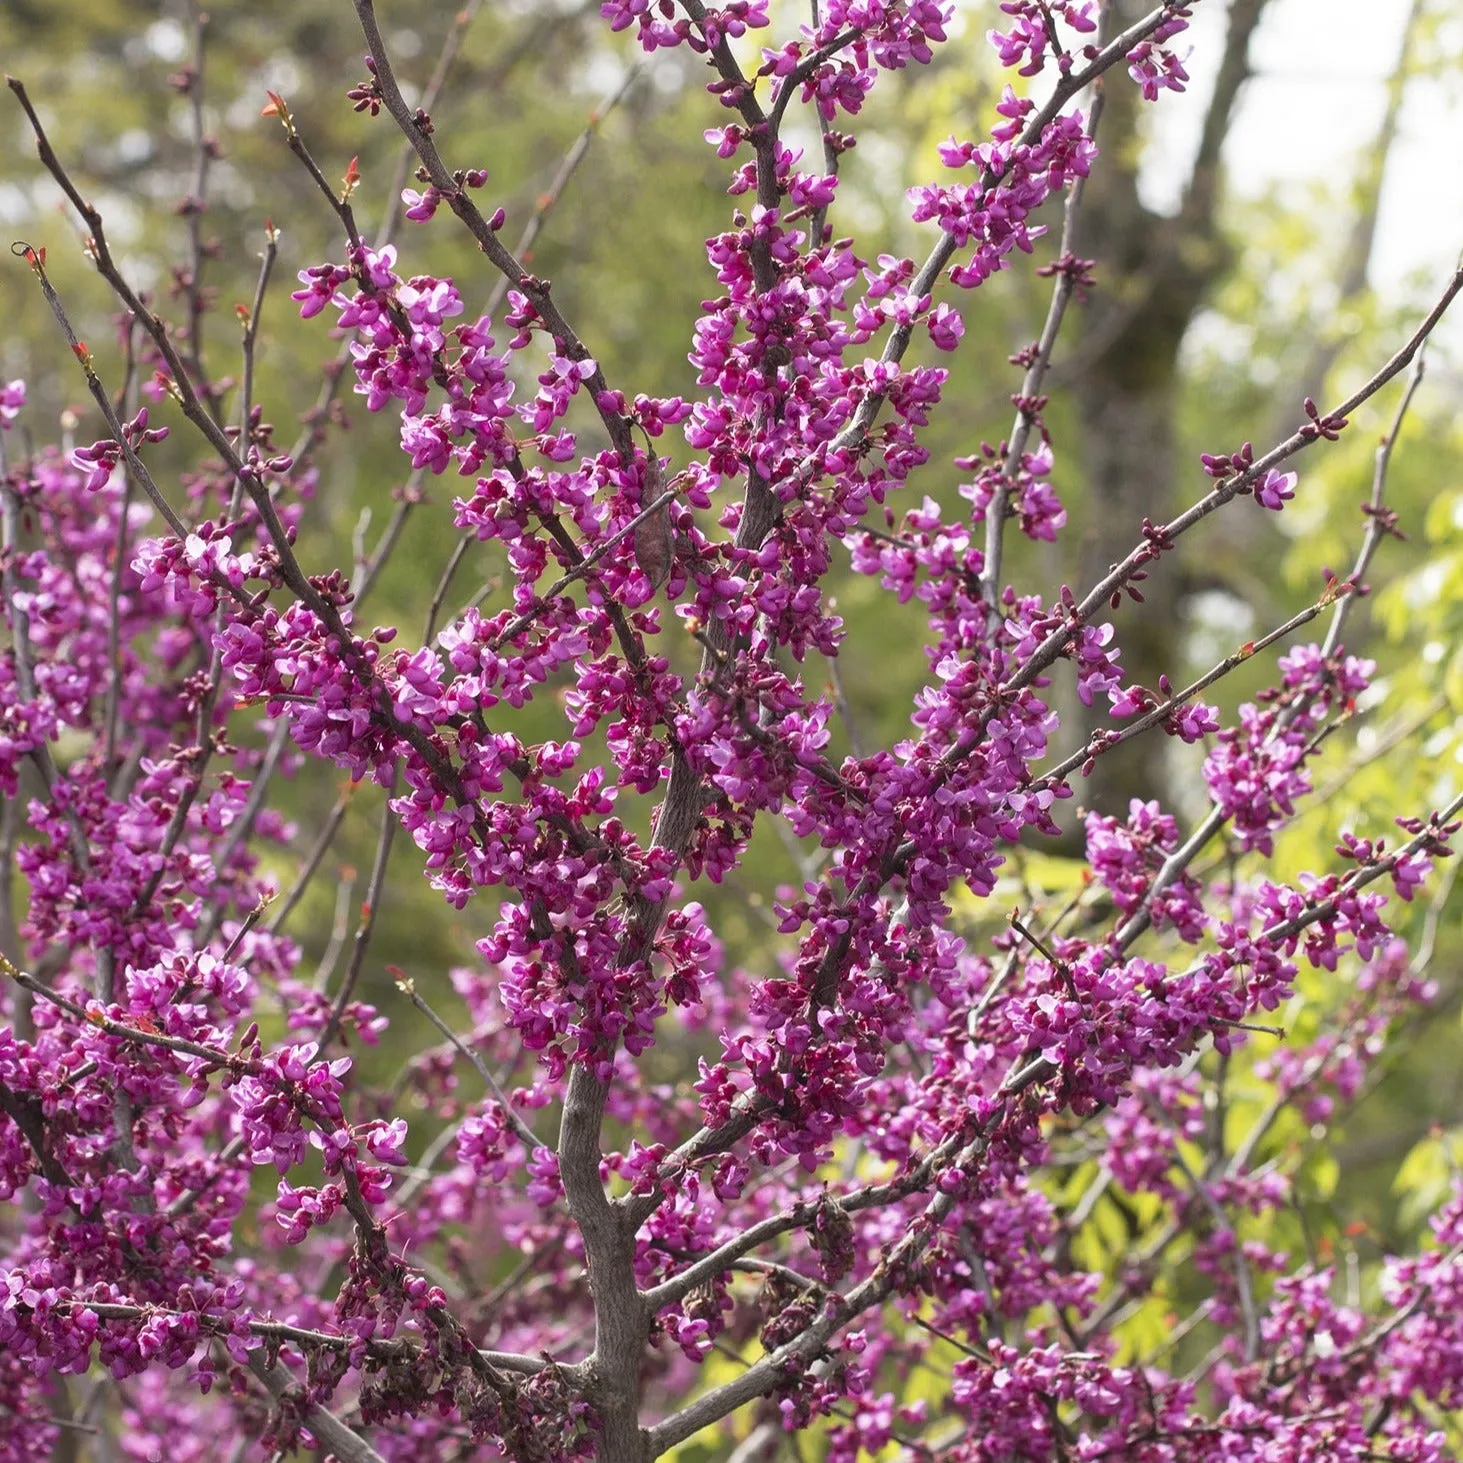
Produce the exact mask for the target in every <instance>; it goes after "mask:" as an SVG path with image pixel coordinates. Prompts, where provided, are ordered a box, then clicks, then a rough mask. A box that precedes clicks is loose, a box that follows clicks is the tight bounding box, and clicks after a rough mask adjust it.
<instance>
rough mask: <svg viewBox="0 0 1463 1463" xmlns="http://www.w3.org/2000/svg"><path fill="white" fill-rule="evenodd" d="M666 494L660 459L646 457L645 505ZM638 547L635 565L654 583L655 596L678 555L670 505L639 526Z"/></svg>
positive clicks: (659, 509) (635, 541) (654, 456)
mask: <svg viewBox="0 0 1463 1463" xmlns="http://www.w3.org/2000/svg"><path fill="white" fill-rule="evenodd" d="M664 491H665V479H664V477H663V476H662V475H661V471H660V459H659V458H657V457H656V455H655V454H654V453H653V452H652V453H650V454H649V456H648V457H647V458H646V461H645V474H644V477H643V478H642V479H641V487H640V502H641V504H642V505H643V506H648V505H649V504H651V503H653V502H655V500H656V499H657V498H658V497H660V495H661V494H662V493H663V492H664ZM634 545H635V562H636V563H637V564H638V565H639V566H640V572H641V573H642V574H643V575H644V576H645V577H646V578H647V579H648V580H649V581H650V589H651V592H652V593H654V592H655V591H656V590H657V589H659V588H660V586H661V585H662V584H664V583H665V581H666V579H667V578H668V577H669V575H670V572H671V560H672V559H673V558H674V556H675V545H674V544H673V543H672V541H671V515H670V505H669V504H668V503H662V504H661V505H660V507H659V508H657V509H656V510H655V512H654V513H652V514H650V515H649V517H647V518H643V519H641V520H640V522H639V523H637V524H636V525H635V537H634Z"/></svg>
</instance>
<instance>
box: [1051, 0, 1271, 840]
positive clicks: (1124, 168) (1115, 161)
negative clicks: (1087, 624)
mask: <svg viewBox="0 0 1463 1463" xmlns="http://www.w3.org/2000/svg"><path fill="white" fill-rule="evenodd" d="M1265 5H1266V0H1232V3H1231V5H1230V8H1229V16H1228V34H1227V37H1226V40H1225V46H1224V53H1223V56H1222V59H1221V62H1220V68H1219V74H1218V77H1217V79H1216V83H1215V89H1214V95H1213V98H1212V100H1211V102H1210V105H1209V110H1208V113H1207V115H1206V118H1205V123H1204V130H1203V134H1202V138H1201V141H1200V145H1199V150H1198V153H1197V155H1196V157H1195V162H1194V168H1193V172H1192V174H1191V175H1190V178H1189V181H1188V185H1187V187H1186V189H1185V193H1184V199H1183V204H1182V206H1181V207H1180V209H1179V211H1178V213H1177V214H1176V215H1174V216H1172V217H1165V216H1163V215H1161V214H1158V213H1155V212H1154V211H1153V210H1151V209H1150V208H1148V207H1146V206H1145V205H1144V203H1143V202H1142V201H1141V199H1140V198H1139V196H1138V165H1139V159H1140V155H1141V150H1142V149H1141V146H1140V139H1139V134H1138V129H1139V120H1140V117H1141V115H1142V108H1143V107H1144V106H1145V105H1146V104H1145V103H1144V102H1143V101H1142V100H1141V99H1140V97H1139V95H1138V93H1137V91H1136V89H1135V88H1133V87H1131V86H1128V85H1122V86H1114V87H1111V88H1109V89H1108V91H1107V98H1106V110H1105V111H1104V113H1103V118H1102V127H1101V131H1100V133H1099V137H1098V143H1099V146H1100V147H1101V149H1102V152H1103V156H1104V166H1103V167H1102V168H1101V169H1098V170H1095V171H1094V173H1093V177H1092V179H1091V181H1090V182H1089V184H1088V187H1087V192H1086V194H1085V196H1084V198H1083V202H1082V209H1081V213H1080V214H1079V217H1078V242H1077V252H1078V253H1079V254H1082V255H1084V256H1088V257H1091V258H1094V259H1095V260H1096V261H1097V271H1096V272H1097V278H1098V282H1099V288H1098V290H1097V291H1096V293H1095V294H1094V298H1093V302H1092V306H1091V307H1090V309H1089V311H1088V313H1087V319H1086V328H1085V331H1084V333H1083V336H1082V337H1081V339H1080V340H1079V341H1078V343H1077V348H1076V349H1077V357H1078V360H1077V361H1076V362H1074V363H1072V364H1073V365H1074V366H1078V367H1080V369H1076V370H1075V373H1074V374H1072V375H1071V376H1070V377H1069V379H1071V383H1072V384H1071V391H1072V396H1073V400H1074V402H1075V405H1076V407H1077V411H1078V413H1079V418H1080V422H1081V428H1082V431H1081V442H1082V465H1083V471H1084V476H1085V480H1086V484H1087V492H1088V495H1089V511H1088V514H1087V519H1088V522H1089V524H1090V528H1089V530H1088V532H1087V535H1086V537H1085V538H1084V540H1083V542H1082V544H1081V562H1080V567H1079V571H1078V582H1079V583H1080V584H1083V585H1089V584H1091V583H1093V582H1094V581H1096V580H1098V579H1100V578H1101V577H1102V576H1103V575H1104V574H1105V573H1106V572H1107V570H1108V568H1109V567H1110V566H1111V565H1112V564H1114V563H1116V562H1117V561H1118V560H1120V559H1121V558H1123V557H1124V556H1125V555H1126V554H1127V553H1128V552H1129V551H1130V550H1131V549H1132V547H1133V546H1134V544H1135V543H1136V542H1137V541H1138V532H1139V525H1140V524H1141V523H1142V521H1143V519H1144V518H1145V517H1147V518H1151V519H1153V520H1154V522H1162V521H1163V520H1164V519H1165V518H1168V517H1171V516H1172V514H1173V512H1174V509H1175V505H1176V503H1177V501H1178V492H1177V483H1176V479H1175V466H1176V464H1175V460H1174V455H1175V418H1176V411H1175V408H1176V405H1177V401H1176V389H1177V377H1178V356H1179V348H1180V346H1181V345H1182V344H1183V339H1184V335H1185V334H1186V332H1187V331H1188V328H1189V324H1190V322H1191V321H1192V320H1193V318H1194V316H1195V314H1196V313H1197V311H1198V309H1199V306H1200V305H1201V304H1202V302H1203V300H1204V296H1205V294H1206V292H1207V291H1208V289H1209V288H1210V286H1211V285H1212V284H1213V283H1214V282H1215V281H1216V280H1217V279H1218V278H1219V276H1220V275H1221V273H1222V272H1223V270H1224V268H1225V267H1226V264H1227V256H1226V250H1225V247H1224V243H1223V240H1222V239H1221V237H1220V234H1219V231H1218V229H1217V227H1216V223H1215V210H1216V205H1217V203H1218V200H1219V157H1220V152H1221V150H1222V148H1223V145H1224V139H1225V136H1226V135H1227V133H1228V131H1229V126H1230V123H1231V121H1232V119H1233V116H1234V111H1235V104H1236V101H1237V99H1238V96H1239V93H1240V91H1241V88H1242V87H1243V85H1244V82H1245V80H1246V79H1247V77H1248V76H1249V68H1248V62H1247V55H1248V51H1249V44H1250V38H1251V36H1252V35H1253V34H1254V31H1255V27H1256V26H1257V24H1258V23H1259V20H1260V16H1261V14H1262V12H1263V11H1264V9H1265ZM1150 8H1151V7H1150V5H1149V3H1148V0H1112V3H1110V4H1109V5H1108V7H1107V9H1106V11H1105V13H1104V18H1103V30H1104V35H1105V36H1111V35H1113V34H1116V33H1118V32H1119V31H1121V30H1122V29H1123V28H1124V27H1125V26H1127V25H1130V24H1131V23H1132V22H1133V21H1135V20H1136V19H1138V18H1139V17H1140V16H1141V15H1142V14H1145V13H1146V12H1147V11H1148V10H1149V9H1150ZM1064 374H1067V373H1064ZM1182 590H1183V581H1182V577H1181V574H1180V568H1179V564H1178V562H1177V558H1176V557H1173V558H1169V559H1166V560H1164V561H1162V562H1160V563H1159V564H1158V565H1157V566H1156V567H1155V569H1154V570H1153V571H1152V573H1151V574H1150V577H1149V579H1148V581H1147V582H1146V583H1145V584H1144V585H1143V594H1144V596H1145V598H1146V600H1147V605H1146V606H1145V608H1144V610H1143V612H1142V613H1132V612H1131V611H1130V612H1126V613H1119V614H1118V615H1117V616H1116V619H1115V624H1116V627H1117V642H1118V644H1119V645H1120V646H1121V647H1122V652H1123V654H1122V663H1123V666H1124V668H1125V670H1126V672H1127V677H1128V680H1129V681H1136V682H1138V683H1140V684H1142V685H1145V686H1149V687H1153V686H1155V685H1156V682H1157V680H1158V677H1159V675H1160V674H1161V673H1164V672H1173V671H1175V670H1176V669H1177V667H1178V666H1179V663H1180V660H1181V657H1182V641H1183V634H1182V617H1181V600H1182ZM1107 711H1108V707H1107V705H1106V703H1105V702H1104V704H1101V705H1094V706H1093V707H1092V708H1091V710H1090V711H1087V710H1085V709H1084V715H1083V716H1082V718H1081V719H1080V721H1079V723H1078V730H1079V733H1080V735H1081V736H1082V737H1083V738H1084V739H1085V738H1087V737H1088V736H1090V735H1091V734H1092V732H1093V731H1094V730H1096V729H1097V728H1099V727H1111V726H1113V725H1115V724H1114V723H1113V722H1112V721H1111V719H1110V718H1109V717H1108V714H1107ZM1164 794H1165V788H1164V786H1163V768H1162V763H1161V759H1159V758H1157V757H1155V755H1154V751H1153V747H1152V744H1151V743H1149V742H1147V741H1146V740H1137V741H1134V742H1132V743H1129V744H1128V745H1126V746H1123V747H1119V748H1117V749H1116V750H1114V751H1113V752H1110V753H1107V754H1106V755H1105V756H1103V757H1102V758H1101V759H1100V760H1099V761H1098V763H1097V765H1096V769H1095V771H1094V773H1093V775H1092V777H1091V778H1089V779H1088V780H1087V781H1086V782H1085V783H1084V784H1082V785H1081V786H1080V787H1079V788H1078V797H1077V801H1078V802H1080V803H1081V804H1082V805H1084V806H1086V807H1089V808H1095V809H1097V810H1099V811H1101V812H1108V813H1122V814H1125V813H1126V811H1127V807H1128V803H1129V800H1130V799H1132V798H1135V797H1140V798H1151V797H1159V798H1163V797H1164Z"/></svg>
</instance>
